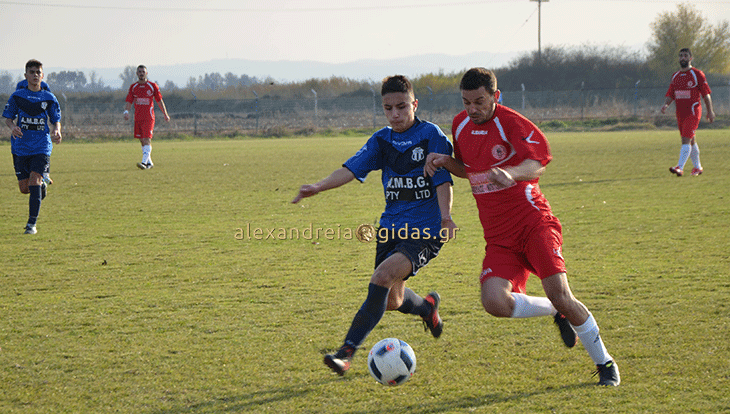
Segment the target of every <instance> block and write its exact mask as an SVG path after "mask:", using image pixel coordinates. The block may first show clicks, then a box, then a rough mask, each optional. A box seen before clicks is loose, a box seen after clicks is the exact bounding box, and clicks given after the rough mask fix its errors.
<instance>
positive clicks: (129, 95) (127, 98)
mask: <svg viewBox="0 0 730 414" xmlns="http://www.w3.org/2000/svg"><path fill="white" fill-rule="evenodd" d="M133 87H134V84H132V85H131V86H130V87H129V91H128V92H127V97H126V98H125V99H124V101H125V102H129V103H134V95H133V94H132V88H133Z"/></svg>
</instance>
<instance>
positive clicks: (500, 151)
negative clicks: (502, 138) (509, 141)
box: [492, 145, 507, 161]
mask: <svg viewBox="0 0 730 414" xmlns="http://www.w3.org/2000/svg"><path fill="white" fill-rule="evenodd" d="M506 156H507V149H506V148H505V147H504V145H495V146H493V147H492V157H494V159H495V160H497V161H502V160H503V159H504V157H506Z"/></svg>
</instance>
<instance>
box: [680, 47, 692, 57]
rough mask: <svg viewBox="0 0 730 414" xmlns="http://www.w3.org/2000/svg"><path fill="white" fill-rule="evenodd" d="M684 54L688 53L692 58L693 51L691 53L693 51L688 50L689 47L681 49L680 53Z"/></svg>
mask: <svg viewBox="0 0 730 414" xmlns="http://www.w3.org/2000/svg"><path fill="white" fill-rule="evenodd" d="M682 52H687V53H689V55H690V57H691V56H692V51H691V50H689V48H688V47H685V48H682V49H679V53H682Z"/></svg>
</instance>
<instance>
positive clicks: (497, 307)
mask: <svg viewBox="0 0 730 414" xmlns="http://www.w3.org/2000/svg"><path fill="white" fill-rule="evenodd" d="M482 307H483V308H484V310H485V311H487V313H488V314H490V315H492V316H496V317H498V318H509V317H510V316H511V315H512V309H511V307H510V305H509V303H507V301H505V300H500V299H498V298H494V297H483V298H482Z"/></svg>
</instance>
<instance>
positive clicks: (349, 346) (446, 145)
mask: <svg viewBox="0 0 730 414" xmlns="http://www.w3.org/2000/svg"><path fill="white" fill-rule="evenodd" d="M381 96H382V104H383V111H384V112H385V116H386V117H387V118H388V122H389V123H390V127H385V128H383V129H381V130H379V131H378V132H376V133H375V134H374V135H373V136H372V137H370V139H369V140H368V141H367V142H366V143H365V145H364V146H363V147H362V148H361V149H360V150H359V151H358V152H357V153H356V154H355V155H353V156H352V157H351V158H350V159H348V160H347V161H346V162H345V163H344V164H343V167H342V168H340V169H337V170H335V171H334V172H333V173H332V174H330V176H328V177H327V178H325V179H323V180H321V181H319V182H318V183H316V184H306V185H303V186H302V187H301V188H300V189H299V194H297V196H296V197H295V198H294V200H292V203H297V202H299V201H300V200H302V199H303V198H305V197H311V196H314V195H316V194H318V193H320V192H322V191H326V190H330V189H333V188H337V187H340V186H342V185H344V184H346V183H349V182H350V181H352V180H353V179H357V180H358V181H360V182H363V181H365V178H366V176H367V175H368V173H369V172H371V171H375V170H381V171H382V182H383V188H384V190H385V192H384V194H385V211H384V212H383V214H382V215H381V217H380V228H379V229H378V231H377V232H376V234H377V248H376V252H375V272H374V273H373V275H372V277H371V278H370V284H369V286H368V293H367V297H366V299H365V302H364V303H363V304H362V306H361V307H360V310H358V311H357V313H356V314H355V318H354V319H353V321H352V324H351V325H350V329H349V331H348V332H347V335H346V336H345V341H344V344H343V345H342V347H341V348H340V349H339V350H338V351H337V353H335V354H330V355H325V357H324V363H325V364H326V365H327V366H328V367H329V368H330V369H332V371H334V372H336V373H337V374H339V375H344V374H345V372H346V371H347V370H348V369H349V368H350V362H351V360H352V357H353V355H354V353H355V351H356V350H357V349H358V348H359V347H360V345H361V344H362V343H363V341H364V340H365V338H366V337H367V336H368V334H369V333H370V332H371V331H372V330H373V328H375V326H376V325H377V324H378V322H379V321H380V319H381V318H382V317H383V314H384V313H385V311H386V310H397V311H399V312H402V313H405V314H412V315H418V316H420V317H421V318H423V321H424V323H425V325H426V327H427V328H428V329H429V330H430V331H431V334H432V335H433V336H434V337H436V338H438V337H439V336H440V335H441V331H442V329H443V321H442V319H441V317H439V314H438V309H439V303H440V300H441V298H440V297H439V295H438V293H436V292H431V293H429V294H428V295H427V296H426V297H421V296H419V295H417V294H416V293H414V292H413V291H412V290H411V289H408V288H407V287H406V286H405V284H406V280H407V279H408V278H409V277H411V276H414V275H415V274H416V273H417V272H418V270H419V269H420V268H422V267H423V266H425V265H426V264H427V263H428V262H429V261H430V260H431V259H433V258H435V257H436V256H437V255H438V253H439V251H440V249H441V247H442V245H443V243H444V242H446V241H447V240H448V239H450V238H452V237H454V236H455V232H456V230H457V227H456V224H455V223H454V221H453V220H452V219H451V202H452V190H451V185H452V183H453V182H452V180H451V175H450V174H449V172H448V171H446V170H445V169H443V170H440V171H437V172H436V174H434V175H433V176H432V177H426V176H424V170H423V167H424V162H425V160H426V156H427V155H428V154H429V153H433V152H436V153H440V154H447V155H451V152H452V150H453V147H452V145H451V142H450V141H449V139H448V138H447V137H446V135H444V133H443V131H441V129H440V128H439V127H438V126H437V125H434V124H432V123H430V122H424V121H421V120H420V119H418V118H417V117H416V109H417V108H418V100H416V98H415V95H414V93H413V86H412V85H411V82H410V81H409V80H408V79H407V78H406V77H404V76H399V75H398V76H391V77H388V78H385V79H384V80H383V84H382V88H381Z"/></svg>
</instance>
